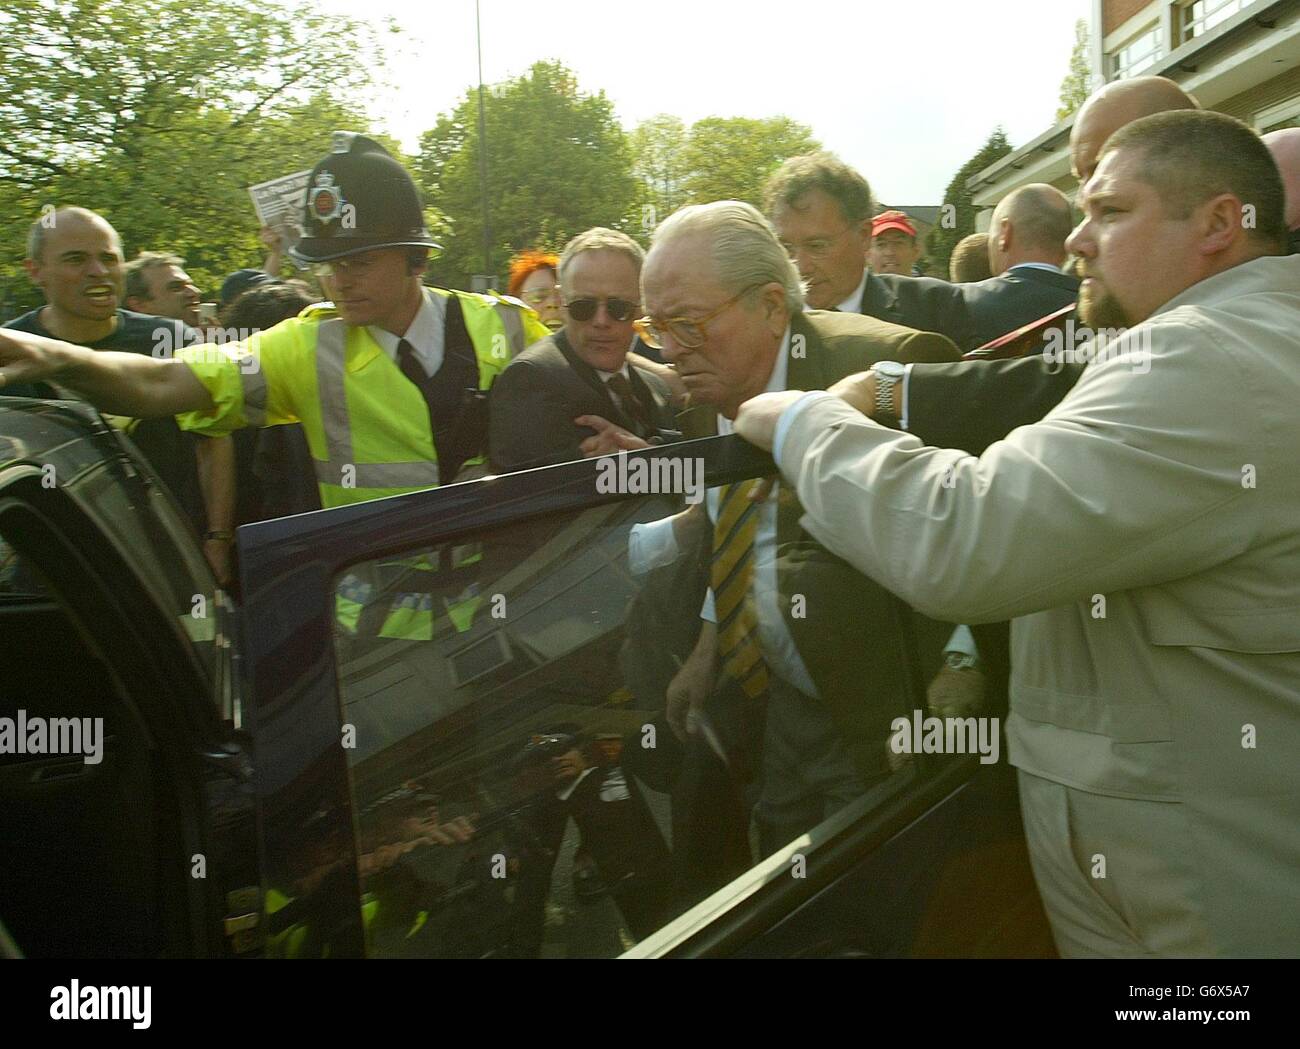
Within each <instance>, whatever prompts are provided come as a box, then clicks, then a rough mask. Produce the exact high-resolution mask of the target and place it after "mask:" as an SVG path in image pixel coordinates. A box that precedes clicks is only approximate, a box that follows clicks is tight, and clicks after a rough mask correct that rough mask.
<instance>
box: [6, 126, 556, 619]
mask: <svg viewBox="0 0 1300 1049" xmlns="http://www.w3.org/2000/svg"><path fill="white" fill-rule="evenodd" d="M303 226H304V229H305V231H306V235H305V236H304V237H303V239H302V240H301V241H300V242H299V244H298V245H297V247H296V248H295V249H294V253H295V254H296V255H297V257H298V258H299V259H301V260H303V261H306V262H309V263H311V264H312V265H313V266H314V267H315V268H316V271H317V273H318V274H319V275H320V277H321V280H322V282H323V283H324V285H325V287H326V290H327V291H328V293H329V294H330V296H331V297H332V298H333V302H326V303H320V304H317V305H315V306H311V307H308V308H307V309H306V310H304V311H303V312H302V313H301V314H300V315H299V316H297V317H295V318H291V319H290V320H287V321H284V322H282V323H280V324H278V325H276V326H275V327H274V328H271V329H269V330H268V331H265V332H261V333H260V334H257V335H254V336H252V337H251V338H249V339H248V340H247V341H246V342H238V343H232V344H228V345H225V346H212V345H203V346H195V347H189V348H185V349H182V350H180V351H178V352H177V353H176V354H175V357H174V359H171V360H159V359H155V358H153V357H143V356H140V355H134V354H124V353H106V352H95V351H93V350H86V349H83V348H80V347H77V346H73V345H71V344H70V343H66V342H59V341H56V340H53V339H48V338H42V337H40V336H36V335H19V334H12V335H11V334H9V333H5V334H4V335H0V389H2V388H3V386H4V385H6V384H16V383H22V382H31V381H34V380H39V379H55V380H57V381H59V382H61V383H63V384H65V385H67V386H70V387H72V388H73V389H74V390H76V391H78V392H79V393H81V394H82V395H83V396H85V397H86V399H87V400H89V401H91V402H92V403H93V404H95V405H96V406H97V407H99V408H100V409H102V410H104V411H107V412H113V413H116V414H121V415H130V416H136V417H140V418H149V417H154V416H166V415H176V416H177V417H178V421H179V422H180V424H181V425H182V426H183V427H185V428H187V429H190V430H194V431H196V432H199V433H203V434H206V435H208V436H213V437H216V436H222V435H224V434H228V433H230V432H231V431H233V430H236V429H238V428H240V427H242V426H273V425H277V424H279V423H292V422H301V423H302V424H303V428H304V430H305V432H306V435H307V443H308V446H309V448H310V451H311V456H312V459H313V461H314V466H315V471H316V481H317V484H318V486H319V489H320V496H321V505H322V506H324V507H334V506H341V505H345V504H348V503H356V502H362V501H365V500H368V499H376V498H380V497H382V496H389V495H398V494H402V493H405V492H413V491H418V490H420V489H423V488H429V487H432V486H434V485H437V484H440V483H448V482H450V481H452V480H453V479H455V478H456V476H457V475H458V474H461V475H462V477H463V476H467V475H468V470H472V469H473V468H475V467H478V466H480V465H481V464H482V463H483V462H484V460H485V453H486V443H487V404H486V390H487V389H488V388H489V387H490V386H491V384H492V382H493V380H494V379H495V378H496V376H497V375H498V374H499V373H500V372H501V371H502V370H503V369H504V368H505V366H506V365H507V364H508V363H509V362H510V360H511V358H512V357H514V356H515V355H516V354H517V353H518V352H519V351H520V350H522V349H523V348H524V347H525V346H526V345H527V344H528V343H530V342H533V341H535V340H536V339H539V338H543V337H545V336H546V335H547V334H548V332H547V329H546V328H545V327H544V326H543V325H542V323H541V321H540V320H539V319H538V317H537V315H536V314H535V313H533V312H532V311H531V310H529V309H528V308H527V307H526V306H525V305H524V304H523V303H522V302H519V301H518V300H511V299H502V298H496V297H490V296H485V295H474V294H469V293H466V292H459V291H448V290H445V289H441V288H426V287H424V286H423V283H422V281H421V274H422V273H423V271H424V267H425V264H426V262H427V260H428V254H429V250H430V249H431V248H436V247H438V245H437V244H436V243H435V242H434V241H433V240H432V239H431V238H430V237H429V233H428V231H427V230H426V229H425V226H424V220H423V216H422V214H421V209H420V200H419V194H418V192H417V191H416V188H415V184H414V183H413V182H412V181H411V178H410V176H409V175H408V174H407V173H406V171H405V170H404V169H403V168H402V166H401V165H400V164H399V163H398V162H397V161H396V160H394V159H393V158H392V157H391V156H390V155H389V154H388V153H387V152H386V151H385V150H384V148H383V147H382V146H380V145H379V144H378V143H376V142H374V141H372V140H371V139H368V138H365V137H363V136H361V135H356V134H351V133H348V132H336V133H335V135H334V139H333V148H332V150H331V152H330V153H329V154H328V155H327V156H326V157H324V158H323V159H322V160H321V161H320V162H319V163H318V164H317V165H316V166H315V167H314V168H313V169H312V171H311V174H310V176H309V178H308V182H307V193H306V200H305V202H304V216H303ZM441 560H443V561H445V562H447V563H446V564H444V565H442V566H441V567H442V568H446V569H450V570H456V569H462V568H464V567H465V566H466V565H468V564H470V563H472V562H474V561H475V560H476V556H475V553H474V552H473V551H472V550H466V549H458V550H451V551H444V552H443V554H442V555H441ZM403 565H404V570H406V569H414V568H415V567H416V565H415V564H414V563H413V562H411V561H407V562H404V563H403ZM425 567H426V569H428V570H429V571H428V573H427V574H430V575H431V574H434V572H435V571H436V566H433V565H427V564H426V565H425ZM405 574H407V575H409V574H410V572H405ZM460 575H461V577H463V579H464V582H463V583H462V582H460V581H459V580H458V581H457V585H456V587H455V590H456V592H458V593H459V592H460V591H461V590H462V586H469V584H470V583H472V576H471V574H470V573H466V572H463V571H462V572H461V573H460ZM389 576H391V573H389V574H388V576H385V578H382V579H375V578H371V579H364V578H361V577H359V576H349V577H348V578H346V579H344V580H343V581H342V583H341V585H340V593H339V597H338V605H339V617H340V622H341V624H342V625H343V626H344V627H345V628H346V629H348V630H355V629H356V628H357V625H358V619H359V617H360V616H361V613H362V611H363V610H364V609H365V608H366V607H369V606H372V605H375V604H376V602H375V600H374V598H375V594H376V591H377V590H380V591H384V592H387V593H390V594H395V595H396V596H395V597H394V598H393V601H392V606H391V608H389V607H386V608H383V609H377V610H376V611H377V612H378V619H379V620H381V622H377V623H376V624H375V630H373V631H365V632H366V633H379V634H381V635H386V636H390V637H405V638H410V639H428V638H429V637H430V636H431V631H432V620H433V618H434V617H433V615H432V613H433V605H434V603H435V602H434V600H433V598H432V596H431V594H432V593H433V592H435V588H433V587H432V586H429V585H418V586H407V587H405V588H403V587H402V586H399V585H396V584H395V583H394V581H393V580H392V579H391V578H389ZM441 583H442V586H441V587H440V588H439V590H438V591H436V592H442V591H444V590H445V585H446V584H447V583H448V580H447V579H445V578H444V579H443V580H442V581H441ZM473 597H474V594H473V592H472V587H471V588H470V591H469V592H468V593H465V594H462V595H461V596H460V597H459V598H458V599H457V600H454V601H452V602H450V604H449V607H448V612H449V614H450V616H451V618H452V621H453V623H454V624H455V625H456V628H457V629H458V630H463V629H467V628H468V625H469V622H468V621H469V619H470V618H471V617H472V614H473V607H474V604H475V602H474V601H473Z"/></svg>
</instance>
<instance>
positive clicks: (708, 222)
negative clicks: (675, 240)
mask: <svg viewBox="0 0 1300 1049" xmlns="http://www.w3.org/2000/svg"><path fill="white" fill-rule="evenodd" d="M690 233H698V234H703V235H705V236H706V237H708V239H709V243H710V245H711V246H712V249H713V265H714V268H715V270H716V272H717V276H718V283H719V284H721V285H722V287H723V288H725V289H726V290H728V291H730V292H732V293H733V294H736V293H739V292H740V291H741V290H742V289H743V288H748V287H751V286H752V285H755V284H771V283H776V284H779V285H781V287H782V288H783V289H785V305H786V308H787V309H788V310H789V311H790V312H791V313H798V312H800V311H801V310H802V309H803V304H804V284H803V281H802V280H800V278H799V270H798V268H797V267H796V266H795V264H794V260H793V259H791V258H790V256H789V255H788V254H786V250H785V248H783V247H782V246H781V241H780V240H779V239H778V238H777V235H776V230H774V229H773V228H772V224H771V223H770V222H768V221H767V219H765V218H764V217H763V215H762V214H761V213H760V212H759V210H758V209H757V208H755V207H753V206H752V205H750V204H746V203H744V202H743V201H739V200H715V201H713V202H712V203H710V204H691V205H688V206H687V207H684V208H679V209H678V210H677V211H674V212H673V213H672V214H671V215H669V216H668V218H666V219H664V221H663V222H662V223H661V224H660V225H659V227H658V228H657V229H656V230H655V232H654V236H653V237H652V238H651V240H650V248H651V250H652V251H653V250H654V248H655V247H656V246H657V245H659V244H662V243H663V242H665V241H667V240H669V239H670V238H672V237H678V236H684V235H686V234H690Z"/></svg>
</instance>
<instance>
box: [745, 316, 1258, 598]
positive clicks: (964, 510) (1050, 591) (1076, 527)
mask: <svg viewBox="0 0 1300 1049" xmlns="http://www.w3.org/2000/svg"><path fill="white" fill-rule="evenodd" d="M1152 327H1156V325H1154V324H1153V325H1152ZM1156 337H1157V338H1159V336H1158V335H1157V336H1156ZM1165 350H1166V352H1163V353H1161V354H1160V355H1159V356H1158V359H1157V361H1156V362H1155V364H1153V365H1150V366H1148V368H1147V370H1146V372H1145V373H1142V372H1139V371H1137V370H1135V368H1134V367H1133V366H1132V364H1131V362H1130V361H1128V360H1124V359H1117V360H1111V361H1107V362H1105V363H1104V364H1094V365H1093V366H1092V370H1091V371H1090V372H1089V375H1088V377H1087V379H1086V380H1085V381H1084V383H1083V384H1082V385H1081V386H1080V387H1078V388H1076V389H1075V390H1074V392H1073V393H1072V394H1071V396H1070V397H1069V399H1068V400H1067V402H1066V404H1064V405H1062V407H1061V409H1060V410H1058V411H1057V412H1054V413H1053V414H1052V416H1051V417H1050V418H1048V419H1046V420H1044V421H1042V422H1039V423H1036V424H1034V425H1031V426H1026V427H1022V428H1021V429H1019V430H1017V431H1016V432H1015V433H1014V434H1012V435H1011V436H1010V437H1009V438H1008V439H1007V440H1005V441H1001V442H999V443H998V444H996V445H995V446H994V447H992V448H990V449H989V450H988V451H987V452H986V453H985V454H984V455H983V456H982V457H980V458H975V457H973V456H970V455H966V454H964V453H962V452H959V451H956V450H952V449H938V448H927V447H925V446H923V445H922V443H921V441H919V440H918V439H917V438H916V437H914V436H910V435H907V434H901V433H898V432H896V431H892V430H887V429H885V428H884V427H881V426H878V425H877V424H875V423H873V422H871V421H869V420H867V419H865V418H863V416H862V415H861V414H859V413H858V412H857V411H855V410H854V409H853V408H851V407H850V406H849V405H847V404H845V403H844V402H843V401H841V400H839V399H838V398H835V397H832V396H829V395H828V394H809V395H806V396H804V397H802V398H800V400H799V401H798V402H797V403H796V404H795V405H794V406H793V407H790V408H787V409H786V411H785V413H784V414H785V418H783V419H782V420H781V433H782V438H781V440H780V442H779V443H778V445H777V448H776V455H777V461H778V463H779V465H780V466H781V469H782V473H783V475H784V476H785V477H786V478H787V479H788V480H790V481H791V482H792V483H794V484H795V485H796V486H797V489H798V493H799V498H800V502H801V503H802V505H803V506H804V508H805V510H806V511H807V516H806V518H805V524H806V525H807V527H808V529H809V531H810V532H811V533H812V534H813V535H814V536H815V537H816V538H817V539H818V540H819V541H821V542H822V543H823V544H824V545H826V546H827V547H829V548H830V549H831V550H833V551H834V552H835V553H837V554H839V555H840V556H842V557H844V558H845V559H846V560H848V561H850V562H851V563H852V564H853V565H854V566H855V567H857V568H858V569H859V570H860V571H862V572H864V573H866V574H867V575H869V576H871V577H872V578H874V579H876V580H877V581H879V582H880V583H881V584H882V585H883V586H885V587H886V588H887V589H890V590H892V591H894V592H895V593H897V594H898V595H900V596H901V597H903V598H904V599H905V600H906V601H908V602H909V603H910V604H912V605H914V606H915V607H917V608H918V609H920V610H921V611H923V612H925V613H927V614H929V615H932V616H935V617H936V618H942V619H948V620H957V621H961V622H966V623H982V622H992V621H995V620H1000V619H1007V618H1011V617H1014V616H1018V615H1025V614H1028V613H1030V612H1035V611H1039V610H1042V609H1046V608H1053V607H1057V606H1059V605H1062V604H1068V603H1071V602H1075V601H1080V600H1087V599H1090V598H1092V597H1093V596H1094V595H1096V594H1105V593H1106V592H1108V591H1113V590H1120V589H1130V588H1132V587H1138V586H1151V585H1158V584H1160V583H1162V582H1166V581H1168V580H1170V579H1173V578H1177V577H1180V576H1183V575H1186V574H1188V572H1195V571H1201V570H1204V569H1206V568H1209V567H1212V566H1213V565H1215V564H1218V563H1221V562H1222V561H1225V560H1228V559H1230V558H1232V557H1234V556H1236V555H1237V554H1238V553H1240V551H1241V550H1242V549H1244V547H1245V546H1246V545H1247V544H1248V543H1249V542H1250V537H1251V535H1252V533H1253V530H1254V529H1255V528H1256V527H1257V521H1256V520H1255V518H1254V517H1252V510H1253V509H1254V505H1253V504H1252V503H1251V492H1250V490H1249V489H1247V488H1246V487H1245V486H1244V485H1243V484H1242V464H1243V463H1246V462H1252V463H1254V462H1256V460H1257V459H1259V458H1260V456H1261V455H1263V456H1268V455H1270V454H1271V452H1270V451H1269V448H1270V444H1269V441H1268V440H1267V439H1266V436H1265V435H1264V434H1263V433H1262V432H1261V428H1262V425H1263V424H1262V422H1261V418H1260V416H1259V415H1258V414H1257V413H1253V412H1243V411H1242V410H1241V405H1240V403H1237V402H1238V400H1239V399H1238V398H1233V397H1230V396H1224V387H1223V384H1222V383H1221V381H1219V376H1220V375H1221V374H1222V370H1223V369H1224V368H1225V367H1226V368H1232V367H1241V368H1245V367H1247V365H1246V363H1245V362H1238V361H1237V360H1235V359H1233V360H1231V361H1228V360H1225V359H1224V358H1225V357H1232V356H1234V355H1232V354H1230V353H1229V351H1227V350H1226V349H1224V348H1222V347H1220V346H1218V345H1216V344H1214V343H1212V342H1211V341H1210V340H1209V339H1208V338H1205V337H1204V336H1201V335H1200V334H1199V333H1198V332H1196V331H1195V330H1194V329H1192V328H1190V327H1189V326H1187V325H1171V326H1170V330H1169V331H1167V332H1166V333H1165ZM1156 365H1158V366H1156ZM1240 388H1242V389H1245V388H1249V382H1247V381H1246V380H1243V381H1242V383H1241V386H1240ZM768 396H776V395H768ZM756 400H757V399H756ZM751 403H754V402H751ZM783 403H784V402H783ZM744 416H745V412H744V409H743V408H742V412H741V417H740V418H739V419H738V420H737V429H738V430H739V431H740V432H741V434H742V436H743V435H744V433H745V425H744ZM1260 469H1261V471H1262V470H1263V467H1260Z"/></svg>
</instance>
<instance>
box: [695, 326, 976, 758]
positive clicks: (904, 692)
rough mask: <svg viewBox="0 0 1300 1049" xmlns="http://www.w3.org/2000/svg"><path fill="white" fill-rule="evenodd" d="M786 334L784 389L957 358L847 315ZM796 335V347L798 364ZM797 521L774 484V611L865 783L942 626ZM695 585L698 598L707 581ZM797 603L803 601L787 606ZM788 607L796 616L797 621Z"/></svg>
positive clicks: (918, 691)
mask: <svg viewBox="0 0 1300 1049" xmlns="http://www.w3.org/2000/svg"><path fill="white" fill-rule="evenodd" d="M790 326H791V358H790V363H789V374H788V378H787V387H788V388H789V389H791V390H824V389H826V387H828V386H830V385H832V384H833V383H835V382H837V381H838V380H840V379H842V378H844V377H846V376H848V375H852V374H854V373H856V372H861V371H865V370H866V369H867V368H869V367H870V366H871V365H872V364H875V363H877V362H878V361H899V362H901V363H905V364H906V363H909V362H922V361H931V362H935V361H955V360H956V359H957V357H958V354H957V350H956V347H955V346H953V345H952V343H951V342H949V341H948V340H947V339H945V338H943V337H942V336H940V335H937V334H933V333H929V332H918V331H913V330H911V329H908V328H902V327H899V326H898V325H894V324H889V323H887V322H885V321H881V320H878V319H876V318H874V317H865V316H862V315H859V314H854V313H837V312H823V311H815V312H811V313H804V314H798V315H796V316H795V317H793V318H792V319H791V322H790ZM796 336H802V338H803V344H802V345H803V350H804V352H803V354H802V356H800V355H798V352H797V349H796V347H797V346H798V343H797V341H796V339H795V337H796ZM704 411H705V409H703V408H701V409H700V418H698V419H696V420H694V423H695V426H696V427H698V428H697V429H696V432H695V433H694V434H692V435H693V436H704V435H705V433H706V432H710V433H711V432H716V422H717V416H716V413H712V412H711V409H709V410H708V411H710V412H711V414H710V415H709V416H708V418H707V419H705V418H704V417H703V412H704ZM704 424H707V426H706V425H704ZM683 429H686V427H685V426H683ZM802 516H803V508H802V507H801V506H800V505H799V501H798V499H797V498H796V497H795V493H794V492H793V491H792V490H791V489H790V488H789V486H788V485H782V486H781V489H780V493H779V496H778V504H777V547H778V555H777V556H778V561H777V585H778V589H779V590H780V594H781V607H782V609H783V610H784V611H785V614H786V624H787V626H788V627H789V629H790V634H791V637H792V638H793V639H794V643H795V646H796V647H797V648H798V650H799V655H800V658H801V659H802V660H803V663H804V665H805V666H806V667H807V668H808V673H809V674H810V675H811V676H812V679H813V683H814V684H815V685H816V686H817V691H818V693H819V695H820V696H821V699H822V700H823V702H825V703H826V706H827V709H828V710H829V712H830V714H831V716H832V718H833V719H834V721H835V723H836V727H837V728H838V729H839V731H840V733H841V736H842V737H843V738H844V739H845V741H846V742H847V743H848V745H849V750H850V753H851V754H852V755H853V757H854V759H855V762H856V764H857V766H858V768H859V770H860V771H861V772H862V774H863V777H864V780H866V781H868V782H870V781H872V780H875V779H878V778H880V776H881V775H883V774H884V772H885V771H886V770H885V768H884V764H883V763H884V758H885V750H884V739H885V737H886V736H887V735H888V730H889V723H890V720H891V719H892V718H894V717H896V716H898V715H899V714H903V713H907V714H909V715H910V712H911V710H913V709H923V708H924V706H925V692H924V686H925V683H927V682H928V681H929V679H930V678H931V677H933V676H934V673H935V672H936V671H937V670H938V666H939V662H940V659H941V652H942V647H943V644H944V643H945V642H946V641H947V639H948V636H949V635H950V634H951V633H952V625H951V624H939V623H936V622H935V621H933V620H929V619H926V618H925V617H923V616H920V615H919V614H917V613H914V612H912V610H911V609H909V608H908V607H907V606H906V605H905V604H903V602H901V601H900V600H899V599H898V598H896V597H895V596H894V595H893V594H891V593H889V592H888V591H886V590H885V589H884V588H883V587H881V586H879V585H878V584H877V583H875V582H873V581H872V580H870V579H868V578H866V577H865V576H863V575H861V574H859V573H858V572H857V571H856V570H855V569H854V568H853V567H852V566H851V565H849V564H848V562H846V561H843V560H841V559H840V558H838V557H836V556H835V555H834V554H832V553H830V552H829V551H828V550H826V549H825V548H824V547H822V546H821V545H820V544H819V543H817V542H816V541H815V540H814V539H813V538H812V537H811V536H810V535H808V533H807V532H805V531H804V529H803V527H802V526H801V525H800V523H799V521H800V518H801V517H802ZM703 562H704V563H707V558H704V559H703ZM701 579H702V583H701V584H700V585H699V591H700V592H701V593H702V590H703V586H704V585H707V572H703V574H702V576H701ZM799 595H801V596H802V597H803V600H802V601H801V602H796V600H795V598H796V596H799ZM696 607H698V606H696ZM796 608H798V609H800V610H801V611H802V612H803V613H804V614H803V615H802V616H798V617H797V616H796V615H795V609H796ZM918 665H919V666H920V667H921V669H920V672H919V674H918V672H917V668H918Z"/></svg>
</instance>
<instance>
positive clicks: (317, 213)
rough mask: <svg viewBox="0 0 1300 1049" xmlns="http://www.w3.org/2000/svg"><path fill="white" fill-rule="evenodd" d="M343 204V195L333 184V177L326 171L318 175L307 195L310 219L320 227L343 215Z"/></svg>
mask: <svg viewBox="0 0 1300 1049" xmlns="http://www.w3.org/2000/svg"><path fill="white" fill-rule="evenodd" d="M343 204H344V200H343V193H342V191H341V190H340V189H339V187H338V186H336V185H335V184H334V176H333V175H332V174H330V172H328V171H322V172H320V173H318V174H317V176H316V181H315V182H314V183H313V184H312V187H311V190H310V191H309V192H308V194H307V207H308V208H309V209H310V211H311V217H312V218H314V219H315V220H316V221H317V222H319V223H321V224H322V225H324V224H326V223H329V222H333V221H334V220H335V219H336V218H338V217H339V216H340V215H342V214H343Z"/></svg>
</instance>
